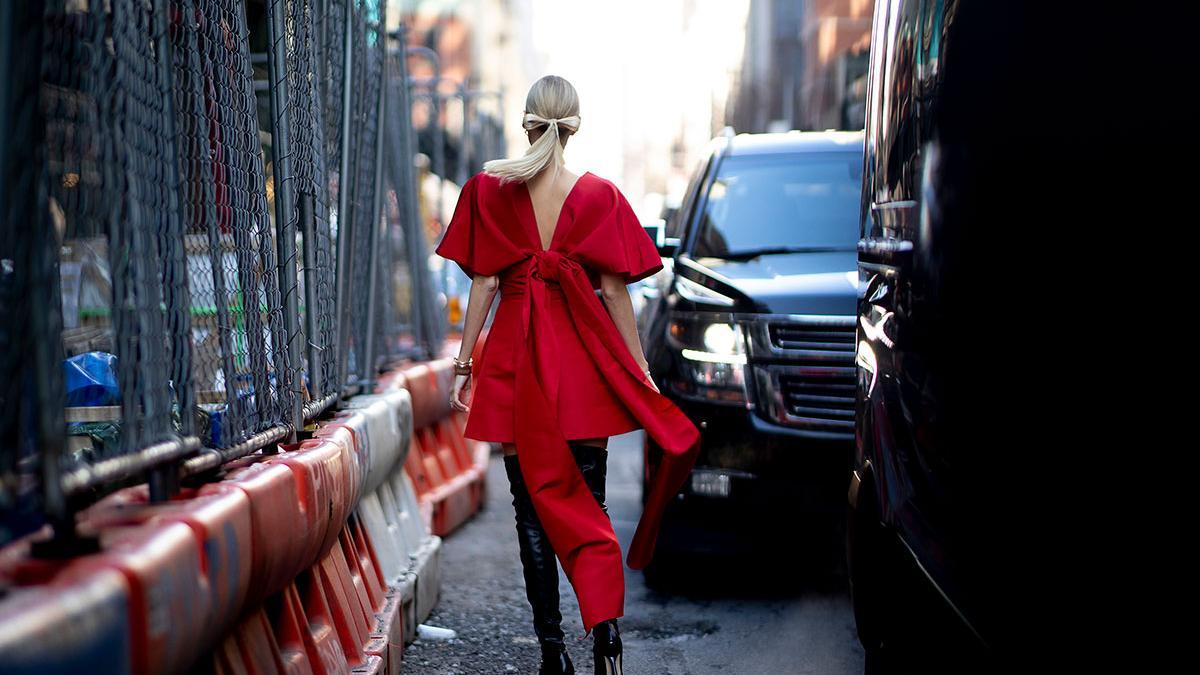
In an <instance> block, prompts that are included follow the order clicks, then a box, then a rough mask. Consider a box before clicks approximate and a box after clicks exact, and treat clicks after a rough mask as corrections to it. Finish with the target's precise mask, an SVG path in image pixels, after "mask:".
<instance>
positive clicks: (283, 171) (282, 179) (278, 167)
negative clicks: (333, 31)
mask: <svg viewBox="0 0 1200 675" xmlns="http://www.w3.org/2000/svg"><path fill="white" fill-rule="evenodd" d="M284 2H285V0H269V7H268V10H269V14H270V15H269V16H268V17H267V42H268V43H269V44H270V51H269V52H267V70H268V73H269V76H270V79H271V82H270V99H271V147H272V151H271V156H272V158H273V160H274V164H275V170H274V172H273V177H274V181H275V231H276V233H277V234H276V245H277V247H278V249H279V253H278V255H279V261H278V264H279V268H280V282H281V284H282V285H283V286H284V288H283V289H281V290H282V295H283V321H284V332H285V333H286V334H287V373H286V376H285V374H284V373H276V377H277V378H279V379H280V382H281V383H282V385H283V386H284V387H290V388H291V397H290V399H289V402H290V404H291V405H290V408H291V414H290V424H291V426H292V433H291V435H290V438H289V440H290V441H294V440H295V437H296V434H297V433H299V432H300V431H301V430H302V429H303V428H304V401H303V400H302V399H301V396H300V392H301V387H300V385H301V382H300V381H299V380H300V377H299V372H300V361H301V358H302V357H301V355H300V345H299V343H298V342H297V338H299V337H300V336H301V334H300V303H299V299H298V298H297V297H296V291H297V286H298V283H297V279H296V232H295V223H293V222H292V221H291V219H290V218H289V216H290V211H291V210H292V209H293V208H295V201H294V196H293V187H294V186H293V184H292V181H293V173H292V166H291V160H292V158H291V147H290V143H289V137H288V133H289V128H290V127H289V120H288V88H287V87H288V83H287V61H286V59H287V44H286V42H285V39H286V30H287V28H286V25H285V23H284V11H283V10H284V7H283V5H284ZM313 309H315V308H313ZM310 311H311V310H310Z"/></svg>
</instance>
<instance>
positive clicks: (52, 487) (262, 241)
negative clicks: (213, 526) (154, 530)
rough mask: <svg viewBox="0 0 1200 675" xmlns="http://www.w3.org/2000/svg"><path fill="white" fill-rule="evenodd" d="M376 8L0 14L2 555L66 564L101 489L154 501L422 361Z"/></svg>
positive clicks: (418, 296) (407, 171)
mask: <svg viewBox="0 0 1200 675" xmlns="http://www.w3.org/2000/svg"><path fill="white" fill-rule="evenodd" d="M254 7H255V8H256V10H261V9H263V6H262V5H259V4H257V3H255V4H254ZM386 9H387V1H386V0H265V13H263V12H260V11H254V12H252V13H251V14H250V16H252V17H256V21H255V24H253V25H252V24H250V23H248V21H247V17H248V14H247V6H246V2H245V0H106V2H103V3H100V2H92V3H76V2H67V1H66V0H30V1H28V2H20V3H0V67H2V70H0V72H3V73H4V74H5V76H6V80H5V81H4V82H3V83H0V173H2V175H0V312H3V315H2V316H3V321H0V543H3V542H5V541H8V540H10V539H12V538H14V537H17V536H20V535H21V534H23V533H26V532H30V531H32V530H34V529H36V528H38V527H40V526H41V525H42V524H44V523H46V522H49V523H50V524H51V525H53V527H54V531H55V533H56V535H57V537H58V539H59V540H62V541H68V542H69V541H71V540H72V539H73V538H74V537H75V536H76V535H75V532H74V515H73V514H74V512H75V511H76V510H78V509H79V508H80V507H82V506H84V505H86V504H87V503H89V502H91V501H93V500H94V499H96V498H98V497H99V496H101V495H103V494H104V493H105V492H107V491H111V490H112V489H115V488H117V487H120V486H122V485H125V484H129V483H132V482H140V481H144V480H148V481H149V482H150V486H151V494H152V498H153V499H156V500H161V499H167V498H169V497H170V496H171V495H172V494H173V493H174V492H175V491H176V490H177V489H178V485H179V483H180V481H181V480H185V479H186V480H197V479H198V478H199V477H202V476H203V475H204V474H206V473H209V472H211V471H213V470H214V469H216V468H218V467H219V466H220V465H221V464H223V463H224V462H227V461H229V460H231V459H234V458H237V457H240V456H244V455H247V454H250V453H254V452H259V451H263V452H272V451H274V449H275V448H276V445H277V444H279V443H282V442H288V441H294V440H296V438H297V437H298V436H299V435H301V434H303V433H304V429H305V427H306V425H308V424H309V423H311V421H313V420H314V419H316V418H318V417H320V416H321V415H322V414H324V413H325V412H326V411H328V410H329V409H331V408H333V407H335V406H337V405H338V404H339V402H340V401H341V400H342V399H343V398H345V397H346V396H348V395H351V394H353V393H355V392H358V391H364V390H370V388H371V387H372V384H373V381H374V378H375V377H376V375H377V373H378V372H379V371H380V369H382V368H385V367H388V366H390V365H393V364H396V363H398V362H402V361H404V360H406V359H427V358H431V357H433V356H436V355H437V354H438V352H439V345H440V344H441V342H442V340H443V338H444V337H445V333H446V325H445V317H444V316H443V312H442V310H441V308H440V307H439V306H438V302H437V287H436V281H435V280H434V279H432V278H431V277H430V275H429V272H428V256H429V255H430V251H429V248H430V247H429V242H428V241H427V240H426V234H425V228H424V226H423V224H422V223H421V222H419V210H418V207H417V200H418V195H417V187H416V180H415V175H414V170H413V163H412V158H413V156H414V154H415V150H416V139H415V137H414V130H413V128H412V121H411V110H412V102H413V92H412V91H411V90H410V87H409V81H408V75H407V64H406V60H407V59H406V58H405V57H404V55H405V50H404V47H403V42H404V31H403V29H401V30H400V31H393V32H391V33H389V32H388V31H387V30H385V25H384V22H385V17H386V16H387V12H386ZM460 93H461V95H462V97H463V98H464V100H470V99H471V96H473V94H472V93H470V92H468V90H467V89H466V88H465V87H461V86H460ZM434 104H435V106H436V105H438V103H437V102H436V100H435V103H434ZM462 122H463V131H464V133H463V140H462V144H463V146H464V147H466V146H468V143H470V144H471V145H474V144H475V143H478V144H479V146H480V147H486V146H487V145H488V144H489V143H492V142H493V141H494V135H493V138H491V139H489V138H487V137H486V134H484V133H483V132H480V133H478V134H476V136H479V138H478V139H477V140H472V141H468V140H467V136H468V133H467V132H468V130H469V128H470V120H469V119H467V118H466V115H465V114H464V119H463V120H462ZM433 123H434V124H435V125H436V124H438V118H437V116H436V115H435V116H434V118H433ZM479 128H480V129H483V128H484V127H479ZM439 136H440V132H439ZM464 154H465V153H464ZM438 168H439V170H440V171H441V172H442V173H443V174H444V173H445V172H446V167H444V166H439V167H438ZM456 170H457V176H458V178H459V179H460V181H461V178H462V177H463V176H464V175H465V173H466V172H467V171H468V170H469V167H467V166H466V165H465V164H459V165H458V166H457V167H456Z"/></svg>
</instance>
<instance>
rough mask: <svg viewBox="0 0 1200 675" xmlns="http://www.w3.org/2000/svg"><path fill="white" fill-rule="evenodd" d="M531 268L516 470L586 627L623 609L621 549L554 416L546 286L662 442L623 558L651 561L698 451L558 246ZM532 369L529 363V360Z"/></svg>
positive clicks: (519, 377)
mask: <svg viewBox="0 0 1200 675" xmlns="http://www.w3.org/2000/svg"><path fill="white" fill-rule="evenodd" d="M532 257H533V260H531V261H529V262H528V263H526V265H527V271H526V274H527V277H526V281H527V286H526V292H525V294H524V296H523V297H524V304H523V305H522V325H523V326H524V327H525V331H526V332H525V335H526V340H525V348H524V349H522V350H521V353H520V355H519V356H518V363H517V371H516V397H517V405H516V409H515V411H514V415H515V420H514V429H515V435H516V438H515V440H516V446H517V455H518V460H519V463H520V466H521V473H522V475H523V476H524V478H525V482H526V484H527V485H528V486H529V492H530V495H531V497H532V498H533V505H534V508H535V509H536V510H537V513H538V517H539V518H540V519H541V521H542V526H543V527H544V528H545V530H546V534H547V536H548V537H549V538H550V543H551V546H552V547H553V548H554V551H555V553H556V554H557V556H558V559H559V561H560V562H561V563H562V566H563V570H564V571H565V572H566V574H567V578H568V579H569V580H570V582H571V586H572V587H574V589H575V594H576V596H577V597H578V599H579V611H580V615H581V617H582V619H583V626H584V630H585V631H588V632H590V631H591V630H592V627H593V626H595V625H596V624H597V623H600V622H601V621H606V620H608V619H614V618H617V617H620V616H622V615H623V613H624V609H623V608H624V603H625V580H624V569H623V567H622V565H621V549H620V545H619V544H618V542H617V537H616V534H615V533H614V532H613V528H612V521H610V520H609V518H608V516H607V515H606V514H605V513H604V511H603V510H601V508H600V506H599V505H598V504H597V503H596V500H595V498H594V497H593V496H592V493H591V491H590V490H588V488H587V484H586V483H585V482H584V480H583V475H582V474H581V473H580V472H579V468H578V466H577V465H576V464H575V460H574V457H573V456H572V454H571V451H570V447H569V446H568V445H567V441H566V439H565V438H564V437H563V435H562V432H561V430H560V427H559V423H558V417H557V414H556V405H555V404H556V401H557V395H558V382H559V378H560V377H561V376H562V373H560V372H559V366H558V364H559V361H558V354H557V348H558V347H557V343H556V342H555V338H554V330H555V329H554V326H553V324H552V323H551V320H550V317H549V314H548V312H547V311H544V308H546V307H547V302H548V297H547V293H548V292H549V291H548V289H547V287H546V283H547V282H557V283H558V284H559V286H560V287H561V288H562V291H563V295H564V297H565V298H566V304H567V308H568V312H569V314H570V316H571V321H572V323H573V324H574V325H575V328H576V330H577V331H578V333H579V336H580V339H581V340H582V341H583V344H584V346H585V347H586V348H587V352H588V355H589V356H590V357H591V358H592V361H593V362H594V363H595V364H596V367H597V369H598V370H599V371H600V373H601V374H602V375H604V376H605V379H606V380H607V381H608V383H609V385H610V386H611V387H612V388H613V391H614V392H615V393H616V394H617V396H618V397H619V398H620V399H621V400H622V401H623V402H624V403H625V405H626V406H627V407H628V409H629V411H630V413H631V414H632V415H633V416H634V418H635V419H637V420H638V422H639V423H641V425H642V427H643V428H644V429H645V430H646V433H647V434H649V436H650V438H652V439H653V440H654V441H655V443H657V444H658V445H659V446H661V447H662V449H663V458H662V462H661V464H660V465H659V467H658V469H657V470H656V471H655V473H654V476H653V477H652V482H651V485H650V493H649V495H648V496H647V499H646V505H645V507H644V509H643V511H642V517H641V520H640V521H639V522H638V526H637V531H636V532H635V533H634V537H633V542H632V544H631V545H630V549H629V555H628V558H627V562H628V564H629V566H630V567H631V568H633V569H641V568H643V567H645V566H646V564H647V563H649V562H650V558H651V556H652V554H653V553H654V543H655V540H656V539H657V537H658V530H659V526H660V524H661V521H662V516H663V512H664V511H665V509H666V507H667V504H668V503H669V502H670V500H671V498H672V497H674V496H675V494H676V493H677V492H678V491H679V489H680V487H682V485H683V482H684V481H685V480H686V479H687V477H688V475H689V473H690V472H691V470H692V465H693V464H694V463H695V461H696V455H697V453H698V452H699V451H700V432H699V430H697V429H696V426H695V425H694V424H692V422H691V420H689V419H688V418H687V416H686V415H684V414H683V411H681V410H679V408H678V407H676V406H675V404H673V403H671V401H670V400H668V399H667V398H666V397H665V396H663V395H662V394H660V393H658V392H656V391H655V390H654V389H653V387H651V386H650V384H649V382H648V381H647V380H646V379H645V376H644V374H643V373H642V372H641V369H640V368H638V366H637V363H636V362H635V361H634V359H633V355H632V354H630V353H629V348H628V347H627V346H626V345H625V341H624V339H623V338H622V337H621V334H620V332H619V331H618V330H617V327H616V325H615V324H614V323H613V321H612V318H611V317H610V316H609V314H608V310H607V309H605V307H604V304H603V303H602V302H601V300H600V298H598V297H597V296H596V293H595V291H594V289H593V288H592V285H591V282H590V281H589V279H588V276H587V272H586V271H585V270H584V268H583V267H582V266H580V264H579V263H578V262H577V261H575V260H572V259H571V258H569V257H566V256H564V255H562V254H560V253H558V252H557V251H538V252H534V253H533V256H532ZM531 365H532V366H534V367H531Z"/></svg>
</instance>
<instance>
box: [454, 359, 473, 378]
mask: <svg viewBox="0 0 1200 675" xmlns="http://www.w3.org/2000/svg"><path fill="white" fill-rule="evenodd" d="M473 365H475V357H474V356H472V357H470V358H469V359H467V360H466V361H459V360H458V357H454V374H455V375H470V374H471V366H473Z"/></svg>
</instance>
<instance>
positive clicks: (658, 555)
mask: <svg viewBox="0 0 1200 675" xmlns="http://www.w3.org/2000/svg"><path fill="white" fill-rule="evenodd" d="M675 568H676V565H675V561H674V560H673V558H672V556H671V555H670V554H669V553H667V552H665V551H656V552H655V553H654V557H653V558H651V559H650V564H649V565H646V568H645V569H643V570H642V577H643V578H644V579H645V581H646V587H647V588H649V589H650V590H652V591H658V592H667V591H670V590H671V589H672V584H673V583H674V581H675V575H674V571H675Z"/></svg>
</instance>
